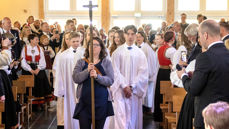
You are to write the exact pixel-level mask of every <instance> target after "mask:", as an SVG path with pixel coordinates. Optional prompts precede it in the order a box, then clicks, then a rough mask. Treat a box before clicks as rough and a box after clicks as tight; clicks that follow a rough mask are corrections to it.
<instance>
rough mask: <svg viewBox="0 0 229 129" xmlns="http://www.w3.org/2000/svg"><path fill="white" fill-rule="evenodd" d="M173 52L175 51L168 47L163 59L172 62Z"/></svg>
mask: <svg viewBox="0 0 229 129" xmlns="http://www.w3.org/2000/svg"><path fill="white" fill-rule="evenodd" d="M175 52H176V49H175V48H174V47H170V48H168V49H167V50H166V51H165V57H167V58H169V59H170V60H171V62H172V61H173V57H174V54H175ZM172 64H173V62H172Z"/></svg>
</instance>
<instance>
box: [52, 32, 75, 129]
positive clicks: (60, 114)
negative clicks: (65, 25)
mask: <svg viewBox="0 0 229 129" xmlns="http://www.w3.org/2000/svg"><path fill="white" fill-rule="evenodd" d="M69 35H70V32H66V33H64V35H63V40H62V47H61V49H60V51H59V52H58V53H57V54H56V57H55V60H54V63H53V67H52V73H53V77H54V81H53V86H54V95H55V96H57V104H56V113H57V129H64V97H63V96H61V94H59V93H58V91H59V90H58V88H59V85H62V84H61V83H60V82H59V83H57V81H58V80H57V79H56V78H59V77H57V76H56V71H57V70H56V68H57V67H58V66H57V65H59V64H60V61H59V58H60V55H61V53H62V52H64V51H65V50H67V49H68V48H69V47H71V44H70V41H69Z"/></svg>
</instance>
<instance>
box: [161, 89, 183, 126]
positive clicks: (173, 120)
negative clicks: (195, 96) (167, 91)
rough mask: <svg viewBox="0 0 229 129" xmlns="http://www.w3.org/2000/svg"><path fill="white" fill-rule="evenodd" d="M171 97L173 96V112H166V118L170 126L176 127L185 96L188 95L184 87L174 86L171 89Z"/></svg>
mask: <svg viewBox="0 0 229 129" xmlns="http://www.w3.org/2000/svg"><path fill="white" fill-rule="evenodd" d="M171 94H172V96H171V98H172V105H173V106H172V113H167V114H165V118H166V119H167V121H168V127H169V128H174V126H176V124H177V121H178V118H179V114H180V110H181V106H182V104H183V100H184V97H185V95H186V91H185V90H184V88H172V89H171Z"/></svg>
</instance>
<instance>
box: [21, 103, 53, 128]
mask: <svg viewBox="0 0 229 129" xmlns="http://www.w3.org/2000/svg"><path fill="white" fill-rule="evenodd" d="M56 125H57V120H56V101H53V102H51V104H50V107H49V108H48V110H47V111H44V110H41V111H34V112H33V118H32V120H31V122H30V125H29V128H28V129H56V128H57V127H56ZM27 127H28V126H26V127H25V128H27Z"/></svg>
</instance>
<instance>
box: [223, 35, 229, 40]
mask: <svg viewBox="0 0 229 129" xmlns="http://www.w3.org/2000/svg"><path fill="white" fill-rule="evenodd" d="M228 39H229V34H228V35H227V36H226V37H224V38H223V42H225V41H226V40H228Z"/></svg>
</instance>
